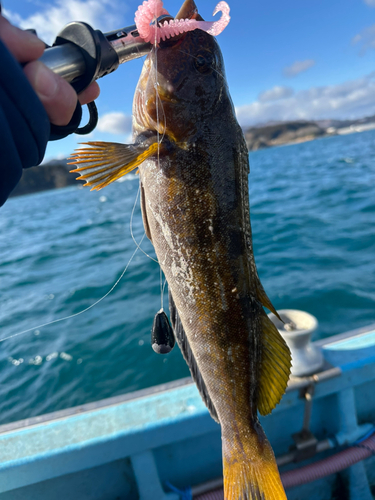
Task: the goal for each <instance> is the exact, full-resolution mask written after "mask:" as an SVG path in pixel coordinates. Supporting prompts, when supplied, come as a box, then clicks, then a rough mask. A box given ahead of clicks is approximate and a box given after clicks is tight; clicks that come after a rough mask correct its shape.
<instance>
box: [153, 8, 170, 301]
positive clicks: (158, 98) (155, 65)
mask: <svg viewBox="0 0 375 500" xmlns="http://www.w3.org/2000/svg"><path fill="white" fill-rule="evenodd" d="M154 18H155V24H156V25H157V18H156V4H155V12H154ZM154 71H155V77H154V89H155V104H156V106H155V107H156V137H157V143H158V150H157V164H158V171H159V172H160V144H161V142H162V141H163V139H164V136H165V131H166V126H167V122H166V115H165V111H164V107H163V103H162V101H161V98H160V96H159V92H158V80H157V78H158V44H157V38H156V29H155V38H154ZM159 106H160V109H161V111H162V113H163V133H162V137H161V139H160V133H159V128H160V116H159ZM159 206H160V190H159ZM159 270H160V305H161V310H163V309H164V308H163V305H164V303H163V302H164V297H163V294H164V287H165V283H164V284H163V271H162V268H161V266H160V264H159ZM165 281H166V280H165Z"/></svg>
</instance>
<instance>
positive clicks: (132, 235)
mask: <svg viewBox="0 0 375 500" xmlns="http://www.w3.org/2000/svg"><path fill="white" fill-rule="evenodd" d="M140 191H141V186H140V185H139V187H138V191H137V196H136V197H135V201H134V205H133V209H132V212H131V215H130V234H131V237H132V240H133V241H134V243H135V244H136V246H137V248H138V250H140V251H141V252H142V253H144V254H145V255H146V257H148V258H149V259H151V260H153V261H154V262H156V263H157V264H159V261H158V260H156V259H154V258H153V257H151V255H149V254H148V253H147V252H145V251H144V250H143V248H141V246H140V245H141V243H142V241H143V238H144V237H145V234H146V231H145V232H144V233H143V236H142V240H141V241H140V242H139V243H138V242H137V241H136V239H135V236H134V233H133V216H134V211H135V207H136V205H137V201H138V196H139V193H140Z"/></svg>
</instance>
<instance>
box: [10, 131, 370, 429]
mask: <svg viewBox="0 0 375 500" xmlns="http://www.w3.org/2000/svg"><path fill="white" fill-rule="evenodd" d="M374 159H375V131H368V132H363V133H361V134H352V135H347V136H338V137H331V138H323V139H319V140H316V141H313V142H307V143H303V144H298V145H291V146H284V147H278V148H273V149H267V150H262V151H257V152H253V153H251V154H250V164H251V174H250V203H251V218H252V226H253V240H254V248H255V257H256V262H257V265H258V269H259V274H260V277H261V280H262V282H263V285H264V287H265V289H266V291H267V293H268V295H269V296H270V298H271V300H272V301H273V303H274V305H275V307H276V308H296V309H302V310H305V311H308V312H310V313H312V314H314V315H315V316H316V317H317V319H318V321H319V329H318V331H317V332H316V335H315V338H322V337H327V336H330V335H334V334H337V333H340V332H344V331H347V330H350V329H354V328H357V327H361V326H366V325H367V324H370V323H372V322H375V161H374ZM137 192H138V179H137V178H136V176H130V177H129V178H127V179H125V180H124V182H121V183H115V184H114V185H111V186H109V187H107V188H106V189H104V190H102V191H100V192H90V191H89V190H86V189H82V188H81V189H80V188H78V187H77V188H76V187H73V188H66V189H61V190H55V191H48V192H42V193H37V194H34V195H30V196H24V197H19V198H12V199H10V200H9V201H8V202H7V203H6V204H5V205H4V207H2V209H0V234H1V236H0V338H1V339H3V338H6V337H9V336H12V335H15V334H17V333H19V332H22V331H24V330H27V329H30V328H31V331H30V332H28V333H26V334H23V335H18V336H14V337H12V338H9V339H7V340H4V341H2V342H1V343H0V423H6V422H9V421H14V420H18V419H23V418H28V417H32V416H36V415H40V414H43V413H47V412H51V411H55V410H58V409H63V408H67V407H70V406H75V405H79V404H83V403H86V402H90V401H94V400H99V399H102V398H106V397H110V396H115V395H118V394H121V393H125V392H129V391H134V390H137V389H141V388H145V387H148V386H152V385H155V384H160V383H163V382H167V381H171V380H174V379H178V378H181V377H185V376H187V375H188V374H189V372H188V369H187V367H186V365H185V362H184V360H183V359H182V356H181V354H180V353H179V351H178V348H177V346H176V348H175V349H174V351H172V353H170V354H169V355H167V356H160V355H157V354H155V353H154V352H153V351H152V349H151V346H150V331H151V326H152V321H153V317H154V315H155V313H156V312H157V311H158V310H159V309H160V305H161V284H160V272H159V268H158V265H157V264H156V263H155V262H154V261H153V260H151V259H150V258H148V257H147V256H146V255H144V254H143V253H142V252H141V251H137V252H136V254H135V255H134V257H133V259H132V261H131V262H130V264H129V266H128V269H127V271H126V273H125V275H124V277H123V278H122V280H121V281H120V282H119V284H118V285H117V287H116V288H115V289H114V290H113V292H112V293H111V294H110V295H109V296H108V297H106V298H105V299H104V300H103V301H101V302H100V303H98V304H97V305H96V306H94V307H93V308H91V309H89V310H88V311H87V312H85V313H83V314H82V315H78V316H75V317H72V318H70V319H67V320H65V321H62V322H57V323H54V324H52V325H49V326H46V327H43V328H40V327H38V325H40V324H42V323H46V322H48V321H53V320H56V319H59V318H62V317H64V316H69V315H73V314H76V313H78V312H79V311H82V310H83V309H85V308H87V307H89V306H90V305H92V304H93V303H94V302H95V301H97V300H99V299H100V298H101V297H102V296H103V295H104V294H105V293H107V292H108V290H110V289H111V287H112V286H113V284H114V283H115V282H116V280H117V279H118V278H119V276H120V275H121V273H122V271H123V270H124V268H125V266H126V265H127V264H128V262H129V259H130V258H131V256H132V255H133V253H134V251H135V249H136V244H135V243H134V241H133V239H132V236H131V233H130V220H131V214H132V210H133V207H134V206H135V209H134V216H133V220H132V231H133V234H134V238H135V240H136V241H137V242H139V241H140V240H141V239H142V236H143V234H144V232H143V227H142V221H141V216H140V209H139V203H137V204H136V205H135V200H136V197H137ZM142 248H143V249H144V251H145V252H146V253H148V254H150V255H151V256H154V254H153V250H152V247H151V245H150V243H149V242H148V240H147V238H144V239H143V242H142ZM164 303H165V306H166V308H167V298H166V295H165V294H164Z"/></svg>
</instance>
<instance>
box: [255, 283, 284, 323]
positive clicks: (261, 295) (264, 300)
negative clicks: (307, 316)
mask: <svg viewBox="0 0 375 500" xmlns="http://www.w3.org/2000/svg"><path fill="white" fill-rule="evenodd" d="M257 278H258V279H257V280H256V293H257V297H258V300H259V302H260V303H261V304H262V305H263V306H264V307H266V308H267V309H268V310H269V311H271V312H273V314H274V315H275V316H276V317H277V318H279V320H280V321H282V322H283V323H284V321H283V320H282V319H281V318H280V316H279V314H278V312H277V311H276V309H275V308H274V307H273V305H272V302H271V301H270V299H269V298H268V296H267V294H266V292H265V291H264V288H263V285H262V283H261V282H260V279H259V277H258V276H257Z"/></svg>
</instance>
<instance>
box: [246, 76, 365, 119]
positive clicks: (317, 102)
mask: <svg viewBox="0 0 375 500" xmlns="http://www.w3.org/2000/svg"><path fill="white" fill-rule="evenodd" d="M271 90H272V89H271ZM374 95H375V72H373V73H370V74H369V75H366V76H364V77H362V78H358V79H356V80H350V81H347V82H344V83H342V84H339V85H329V86H326V87H312V88H310V89H308V90H301V91H299V92H296V93H295V94H293V95H291V96H289V97H285V98H283V99H279V100H278V101H276V102H275V101H263V102H262V101H260V100H258V101H255V102H252V103H251V104H248V105H245V106H240V107H238V108H236V113H237V118H238V121H239V122H240V124H241V125H242V126H249V125H256V124H259V123H266V122H269V121H279V120H319V119H329V118H336V119H343V118H358V117H361V116H365V115H367V116H369V115H372V114H375V101H374Z"/></svg>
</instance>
